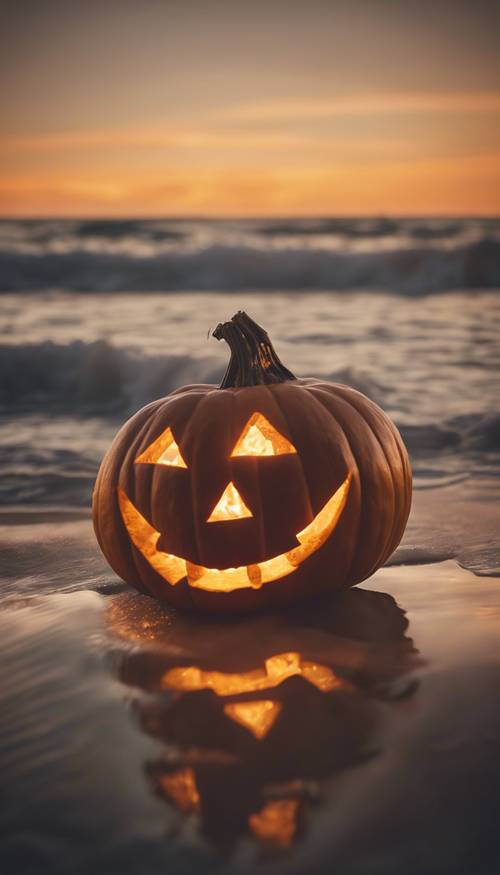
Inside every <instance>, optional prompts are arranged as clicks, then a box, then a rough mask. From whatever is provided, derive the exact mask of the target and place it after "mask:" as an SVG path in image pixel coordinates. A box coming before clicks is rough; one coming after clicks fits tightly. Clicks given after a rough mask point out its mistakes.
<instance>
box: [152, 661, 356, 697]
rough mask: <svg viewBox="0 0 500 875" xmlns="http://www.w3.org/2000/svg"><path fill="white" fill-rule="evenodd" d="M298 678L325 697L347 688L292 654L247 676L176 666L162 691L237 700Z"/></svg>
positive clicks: (329, 672) (324, 670)
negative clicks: (205, 692)
mask: <svg viewBox="0 0 500 875" xmlns="http://www.w3.org/2000/svg"><path fill="white" fill-rule="evenodd" d="M294 675H299V676H302V677H303V678H305V680H307V681H309V683H311V684H313V685H314V686H315V687H317V688H318V690H321V691H322V692H324V693H327V692H330V691H331V690H335V689H339V688H347V687H349V684H348V683H347V681H344V680H342V678H339V677H338V676H337V675H336V674H335V673H334V672H333V671H332V670H331V669H330V668H328V667H327V666H326V665H320V664H319V663H316V662H308V661H306V660H303V659H302V657H301V655H300V653H295V652H293V651H290V652H287V653H277V654H276V655H275V656H270V657H269V659H266V661H265V663H264V666H261V667H259V668H256V669H252V671H246V672H239V673H236V672H222V671H204V670H203V669H201V668H198V667H197V666H194V665H191V666H177V667H176V668H171V669H169V670H168V671H167V672H165V674H164V675H163V677H162V679H161V686H162V688H163V689H170V690H178V691H183V692H188V691H194V690H213V691H214V693H216V694H217V695H218V696H235V695H239V694H240V693H255V692H257V691H259V690H270V689H272V688H273V687H277V686H279V685H280V684H282V683H283V681H286V679H287V678H291V677H293V676H294Z"/></svg>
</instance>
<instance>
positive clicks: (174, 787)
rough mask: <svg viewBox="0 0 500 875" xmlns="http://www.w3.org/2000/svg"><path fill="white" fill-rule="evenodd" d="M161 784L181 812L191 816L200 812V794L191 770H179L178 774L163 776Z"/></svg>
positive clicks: (170, 773) (171, 773) (172, 773)
mask: <svg viewBox="0 0 500 875" xmlns="http://www.w3.org/2000/svg"><path fill="white" fill-rule="evenodd" d="M160 784H161V787H162V790H164V792H165V793H166V794H167V796H168V797H169V798H170V799H171V800H172V802H174V803H175V805H176V806H177V808H178V809H179V811H183V812H184V813H185V814H189V813H190V812H192V811H198V810H199V807H200V794H199V793H198V788H197V786H196V781H195V777H194V772H193V770H192V769H191V768H187V769H179V770H178V771H177V772H169V773H168V774H166V775H162V776H161V779H160Z"/></svg>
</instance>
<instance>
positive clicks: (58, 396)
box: [0, 340, 500, 453]
mask: <svg viewBox="0 0 500 875" xmlns="http://www.w3.org/2000/svg"><path fill="white" fill-rule="evenodd" d="M223 370H224V365H221V363H220V361H219V360H217V359H215V358H212V357H210V356H206V357H204V358H195V357H193V356H190V355H169V354H164V355H148V354H146V353H143V352H140V351H138V350H130V349H123V348H118V347H114V346H112V345H111V344H110V343H108V342H107V341H104V340H98V341H94V342H90V343H85V342H83V341H74V342H73V343H69V344H56V343H53V342H51V341H47V342H44V343H40V344H20V345H18V346H0V371H1V373H2V380H1V382H0V407H1V408H2V409H3V410H4V411H10V412H12V411H16V412H17V413H21V412H31V411H39V412H42V411H43V413H44V414H47V413H49V412H50V411H56V412H63V413H69V414H71V415H77V416H79V415H81V416H90V415H94V414H97V415H99V416H103V415H104V416H107V415H109V416H115V415H119V416H121V417H124V416H126V415H128V414H130V413H132V412H134V411H135V410H137V409H138V408H139V407H141V406H143V405H144V404H147V403H149V402H150V401H152V400H154V399H155V398H160V397H163V396H164V395H167V394H168V393H169V392H172V391H173V390H174V389H177V388H178V387H179V386H184V385H188V384H190V383H211V384H215V385H217V384H218V383H219V382H220V380H221V377H222V375H223ZM317 376H319V377H320V378H323V379H325V380H329V381H332V382H338V383H343V384H345V385H349V386H352V387H353V388H355V389H358V391H360V392H363V394H365V395H368V396H369V397H370V398H372V399H373V400H374V401H375V402H376V403H378V404H380V405H381V406H382V407H386V408H387V407H388V406H389V407H390V405H391V394H392V390H391V388H390V387H389V386H386V385H383V384H382V383H381V382H380V381H378V380H376V379H374V378H373V377H371V376H368V375H367V374H366V373H365V372H359V371H358V370H357V369H356V368H353V367H348V368H346V367H342V368H338V369H337V370H335V371H333V372H329V373H323V374H321V373H318V374H317ZM398 426H399V428H400V429H401V432H402V434H403V437H404V440H405V442H406V443H407V444H408V446H409V447H411V448H415V449H418V450H419V451H420V452H424V453H425V452H428V451H430V452H436V451H441V450H447V449H453V448H456V447H458V446H462V447H464V448H467V449H469V450H471V451H474V450H478V451H484V450H486V451H488V450H491V451H496V450H499V449H500V415H499V414H497V413H495V412H489V413H487V414H484V415H483V414H475V413H474V414H469V415H463V416H460V417H458V418H457V417H455V418H454V419H450V420H448V421H446V422H444V423H440V422H435V423H432V424H429V423H424V424H421V425H413V424H407V423H405V422H404V421H400V422H398Z"/></svg>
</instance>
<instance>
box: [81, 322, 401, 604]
mask: <svg viewBox="0 0 500 875" xmlns="http://www.w3.org/2000/svg"><path fill="white" fill-rule="evenodd" d="M214 335H215V337H216V338H218V339H225V340H226V341H227V342H228V344H229V346H230V349H231V360H230V363H229V366H228V369H227V372H226V374H225V377H224V379H223V381H222V383H221V385H220V387H215V386H212V385H194V386H186V387H184V388H182V389H179V390H177V391H175V392H173V393H172V394H171V395H168V396H167V397H165V398H162V399H160V400H159V401H154V402H153V403H152V404H149V405H148V406H147V407H145V408H143V409H142V410H141V411H139V413H137V414H136V415H135V416H133V417H132V418H131V419H130V420H129V421H128V422H127V423H126V424H125V425H124V426H123V428H122V430H121V431H120V432H119V434H118V435H117V437H116V439H115V441H114V443H113V444H112V446H111V448H110V449H109V451H108V453H107V454H106V456H105V458H104V460H103V463H102V465H101V469H100V471H99V475H98V478H97V482H96V487H95V491H94V500H93V511H94V526H95V531H96V535H97V538H98V541H99V544H100V546H101V549H102V551H103V553H104V555H105V556H106V558H107V559H108V562H109V563H110V565H111V566H112V568H113V569H114V570H115V571H116V572H117V573H118V574H119V575H120V576H121V577H122V578H123V579H124V580H126V581H127V582H128V583H130V584H132V585H133V586H135V587H136V588H137V589H139V590H140V591H142V592H145V593H148V594H150V595H154V596H156V597H157V598H159V599H162V600H164V601H167V602H170V603H172V604H174V605H176V606H178V607H181V608H183V607H185V608H197V609H202V610H208V611H229V612H237V611H251V610H255V609H258V608H263V607H268V606H277V605H282V604H285V603H289V602H291V601H293V600H296V599H299V598H304V597H306V596H310V595H312V594H314V593H318V592H321V591H323V592H324V591H326V590H328V589H343V588H347V587H350V586H353V585H354V584H356V583H359V582H360V581H361V580H363V579H364V578H366V577H368V576H369V575H370V574H372V573H373V572H374V571H375V570H376V569H377V568H379V567H380V565H382V564H383V563H384V562H385V560H386V559H387V558H388V557H389V556H390V555H391V553H392V552H393V550H394V549H395V548H396V546H397V544H398V543H399V541H400V539H401V537H402V534H403V531H404V528H405V525H406V521H407V518H408V513H409V509H410V501H411V470H410V464H409V460H408V455H407V452H406V449H405V447H404V444H403V442H402V440H401V437H400V435H399V433H398V431H397V430H396V428H395V427H394V425H393V424H392V423H391V421H390V420H389V419H388V417H387V416H386V415H385V414H384V413H383V412H382V411H381V410H380V408H378V407H377V406H376V405H375V404H374V403H373V402H372V401H370V400H368V399H367V398H366V397H365V396H363V395H362V394H360V393H359V392H357V391H355V390H354V389H351V388H349V387H347V386H344V385H339V384H335V383H329V382H325V381H321V380H317V379H312V378H306V379H296V378H295V377H294V376H293V374H292V373H291V372H290V371H289V370H288V369H287V368H285V366H284V365H283V364H282V363H281V362H280V360H279V359H278V357H277V355H276V353H275V351H274V349H273V346H272V345H271V342H270V340H269V338H268V336H267V334H266V332H265V331H263V329H262V328H260V327H259V326H258V325H256V323H255V322H253V321H252V320H251V319H250V318H249V317H248V316H247V315H246V314H245V313H241V312H240V313H237V314H236V315H235V316H234V317H233V318H232V320H231V321H229V322H226V323H224V324H222V325H219V326H218V327H217V328H216V330H215V331H214Z"/></svg>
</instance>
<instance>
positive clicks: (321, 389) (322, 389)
mask: <svg viewBox="0 0 500 875" xmlns="http://www.w3.org/2000/svg"><path fill="white" fill-rule="evenodd" d="M338 385H339V384H337V386H338ZM334 388H335V387H334ZM345 388H349V387H345ZM329 390H330V386H328V385H327V384H325V383H323V386H315V387H314V390H313V391H314V392H315V393H316V394H317V395H318V396H320V395H321V396H324V397H321V398H319V399H318V400H319V401H320V403H321V404H322V405H323V406H324V407H325V408H326V409H327V410H328V412H329V413H330V414H331V415H332V416H333V415H334V414H333V413H332V411H331V410H330V407H329V404H328V403H327V402H329V403H330V404H331V403H332V402H333V403H335V402H337V403H339V402H340V403H341V404H342V405H345V407H346V408H347V409H348V411H349V412H351V414H352V412H354V413H355V415H356V418H357V419H359V421H360V423H361V424H362V426H363V427H364V428H366V429H368V431H369V433H370V434H371V435H372V437H373V441H374V444H375V445H376V446H378V444H379V441H378V440H377V437H376V435H375V434H374V433H373V431H372V429H371V428H370V426H369V423H368V422H367V421H366V420H365V418H364V416H363V414H362V412H361V411H360V410H357V408H356V407H354V406H353V405H351V404H349V401H348V400H347V399H346V398H344V396H343V395H342V394H338V393H336V392H334V391H329ZM362 397H363V396H362ZM337 412H338V411H337ZM339 426H340V427H341V428H342V431H343V432H344V435H346V430H345V429H346V426H345V425H343V424H342V423H341V422H339ZM346 439H347V441H348V443H349V440H348V438H347V435H346ZM349 446H351V445H350V443H349ZM351 452H352V454H353V458H354V459H355V460H356V465H357V467H358V472H359V487H360V495H361V498H363V493H364V488H363V478H362V476H361V471H360V468H359V464H358V457H357V454H356V452H355V451H354V449H352V447H351ZM384 459H385V462H386V464H388V462H387V459H386V458H385V455H384ZM391 482H392V480H391ZM393 488H394V487H393ZM366 525H367V520H366V511H365V510H364V504H363V501H361V502H360V516H359V531H360V532H361V533H362V532H363V530H364V529H365V527H366ZM386 527H387V526H385V527H384V529H385V528H386ZM386 540H387V536H386ZM356 558H357V556H356V554H355V555H353V557H352V563H351V571H352V567H353V566H354V565H355V560H356ZM377 567H379V566H378V565H376V563H372V565H370V566H369V569H370V570H369V571H367V572H366V573H364V574H363V577H362V579H363V580H364V579H365V578H366V577H368V576H369V575H370V574H372V573H373V571H374V569H376V568H377ZM355 577H356V578H357V577H358V573H356V575H355Z"/></svg>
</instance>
